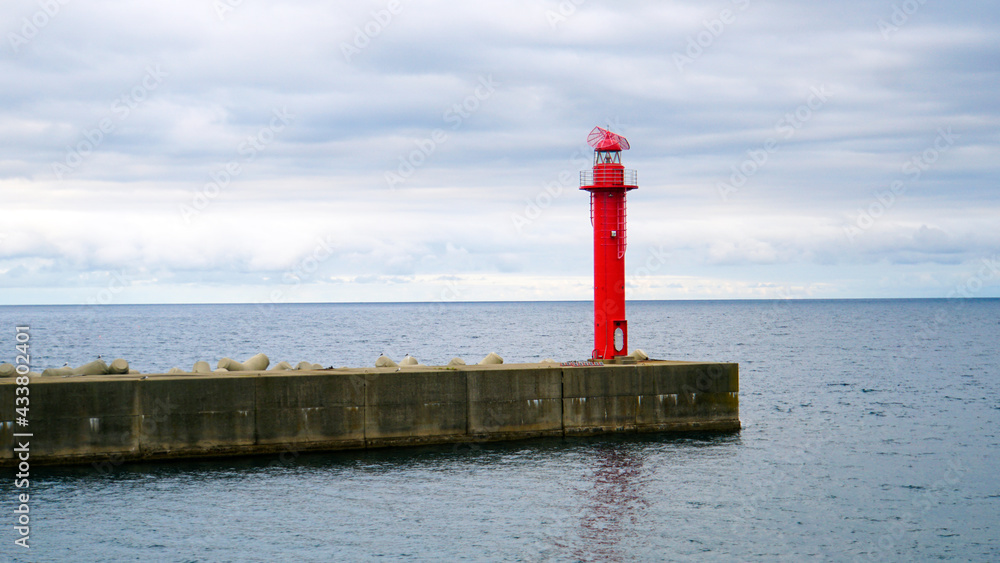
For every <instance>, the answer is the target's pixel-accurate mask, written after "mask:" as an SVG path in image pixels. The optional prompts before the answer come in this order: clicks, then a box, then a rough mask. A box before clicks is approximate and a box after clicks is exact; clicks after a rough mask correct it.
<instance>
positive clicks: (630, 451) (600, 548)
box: [573, 444, 649, 561]
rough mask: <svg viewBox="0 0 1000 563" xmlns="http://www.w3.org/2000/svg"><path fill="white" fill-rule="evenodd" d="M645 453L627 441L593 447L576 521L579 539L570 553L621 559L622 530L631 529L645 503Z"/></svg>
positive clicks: (578, 556)
mask: <svg viewBox="0 0 1000 563" xmlns="http://www.w3.org/2000/svg"><path fill="white" fill-rule="evenodd" d="M644 458H645V455H644V454H643V450H642V449H641V448H635V447H634V445H630V444H605V445H601V446H600V447H598V448H596V449H595V450H594V455H593V464H594V470H593V472H592V473H590V474H589V475H588V476H587V480H588V481H589V483H588V486H587V487H586V488H584V489H583V490H582V491H581V492H582V494H583V495H585V496H586V503H585V504H584V512H583V514H582V516H581V522H580V528H581V529H580V542H579V543H578V544H577V545H576V546H575V549H574V551H573V555H574V557H575V558H576V559H578V560H580V561H622V560H624V559H627V558H628V555H627V550H626V553H622V551H621V545H620V544H621V543H622V540H623V539H624V536H625V535H626V534H631V533H634V530H635V529H636V526H637V524H638V523H639V520H640V518H641V513H642V511H643V510H644V509H646V508H647V507H648V506H649V501H647V500H646V499H645V498H644V497H643V488H644V487H643V480H642V471H643V463H644V461H645V459H644Z"/></svg>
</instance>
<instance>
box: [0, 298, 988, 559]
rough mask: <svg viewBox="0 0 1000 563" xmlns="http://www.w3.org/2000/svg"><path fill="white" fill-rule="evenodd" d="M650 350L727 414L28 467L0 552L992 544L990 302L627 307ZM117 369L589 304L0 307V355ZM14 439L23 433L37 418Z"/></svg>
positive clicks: (440, 348) (455, 342)
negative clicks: (477, 438)
mask: <svg viewBox="0 0 1000 563" xmlns="http://www.w3.org/2000/svg"><path fill="white" fill-rule="evenodd" d="M628 319H629V340H630V346H631V348H632V349H635V348H641V349H643V350H644V351H646V352H647V353H648V354H649V355H650V356H651V357H654V358H660V359H677V360H713V361H728V362H739V364H740V380H741V381H740V386H741V392H740V414H741V419H742V421H743V430H742V431H741V432H739V433H737V434H728V435H690V436H669V435H643V436H615V437H597V438H576V439H544V440H536V441H526V442H517V443H506V444H487V445H474V446H468V445H466V446H459V447H454V446H440V447H422V448H414V449H398V450H378V451H361V452H347V453H330V454H304V453H303V454H300V453H297V452H292V451H289V452H284V453H282V454H281V455H273V456H264V457H255V458H239V459H230V460H223V461H211V462H179V463H169V464H162V465H153V464H125V465H120V466H118V467H111V468H107V467H105V468H102V469H99V468H95V467H93V466H81V467H70V468H49V469H46V468H32V487H31V500H32V504H31V523H32V528H31V536H30V544H31V546H32V547H31V549H30V550H24V549H23V548H20V547H17V546H15V545H14V543H13V542H14V539H15V538H16V533H15V532H14V531H13V521H14V515H13V510H14V507H15V498H16V492H17V490H16V489H15V488H14V486H13V481H14V478H13V471H11V470H9V469H7V470H4V471H7V472H9V473H10V475H8V476H6V477H3V479H0V507H2V510H3V512H4V514H5V516H3V517H2V519H0V521H3V522H8V525H5V526H3V527H2V529H3V531H2V532H0V561H6V560H13V561H355V560H381V561H396V560H412V561H437V560H447V561H462V560H465V561H483V560H488V561H666V560H674V561H685V560H723V561H733V560H736V561H774V560H786V561H801V560H803V559H822V560H831V561H883V560H886V561H911V560H921V561H926V560H934V559H957V560H971V561H998V560H1000V300H996V299H955V300H870V301H868V300H850V301H799V300H780V301H693V302H692V301H664V302H651V301H640V302H629V303H628ZM16 325H28V326H30V327H31V346H32V347H31V351H32V360H33V367H34V368H35V369H36V370H40V369H42V368H45V367H58V366H62V365H63V364H64V363H65V362H69V363H70V364H71V365H78V364H81V363H84V362H88V361H90V360H93V359H95V358H96V357H97V355H98V354H101V355H102V356H103V357H104V358H105V359H108V360H110V359H113V358H116V357H123V358H126V359H128V360H129V361H130V363H131V364H132V366H133V367H134V368H136V369H139V370H140V371H144V372H153V371H165V370H167V369H169V368H171V367H173V366H180V367H183V368H185V369H190V367H191V365H192V364H193V363H194V362H195V361H197V360H208V361H209V362H210V363H212V364H213V365H214V364H215V362H217V361H218V360H219V359H220V358H222V357H223V356H229V357H233V358H236V359H239V360H242V359H246V358H248V357H250V356H251V355H253V354H256V353H258V352H264V353H266V354H267V355H268V356H269V357H270V358H271V360H272V362H278V361H281V360H287V361H289V362H292V363H293V364H294V363H297V362H299V361H301V360H308V361H311V362H316V363H322V364H323V365H324V366H345V365H346V366H362V365H372V364H373V363H374V360H375V358H376V357H377V356H378V355H379V354H380V353H383V352H384V353H386V354H387V355H389V356H391V357H393V358H396V359H397V360H398V359H399V358H401V357H402V356H403V355H405V354H412V355H414V356H416V357H417V358H418V359H419V360H420V361H421V362H422V363H426V364H443V363H446V362H447V361H448V360H449V359H450V358H452V357H453V356H461V357H463V358H464V359H465V360H466V361H467V362H469V363H472V362H475V361H478V360H479V359H481V358H482V357H483V356H485V355H486V354H488V353H489V352H497V353H498V354H500V355H501V356H503V357H504V359H505V360H506V361H508V362H523V361H534V360H539V359H542V358H548V357H551V358H555V359H557V360H561V361H564V360H571V359H585V358H586V357H588V356H589V353H590V348H591V344H592V326H591V305H590V303H578V302H555V303H435V304H329V305H327V304H318V305H277V306H267V307H260V306H254V305H162V306H161V305H157V306H131V305H120V306H103V307H92V306H91V307H88V306H79V307H75V306H57V307H48V306H38V307H0V350H3V351H4V352H3V353H2V354H0V360H2V361H10V360H11V359H13V356H14V346H15V342H14V327H15V326H16ZM34 439H36V440H38V439H44V437H35V438H34Z"/></svg>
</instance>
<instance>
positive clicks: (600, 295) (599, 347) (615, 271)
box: [580, 127, 639, 360]
mask: <svg viewBox="0 0 1000 563" xmlns="http://www.w3.org/2000/svg"><path fill="white" fill-rule="evenodd" d="M587 143H588V144H589V145H590V146H592V147H594V168H593V170H590V171H587V170H584V171H583V172H580V189H581V190H587V191H588V192H590V224H591V225H593V227H594V351H593V352H591V357H592V358H595V359H608V360H610V359H614V358H615V357H616V356H626V355H628V324H627V323H626V321H625V245H626V240H627V239H626V236H625V194H626V193H627V192H628V191H629V190H634V189H636V188H638V187H639V186H638V185H637V180H636V172H635V170H626V169H625V167H624V166H622V151H623V150H628V148H629V145H628V141H627V140H626V139H625V137H622V136H621V135H618V134H616V133H612V132H611V131H608V130H607V129H603V128H601V127H594V130H593V131H591V132H590V135H589V136H587Z"/></svg>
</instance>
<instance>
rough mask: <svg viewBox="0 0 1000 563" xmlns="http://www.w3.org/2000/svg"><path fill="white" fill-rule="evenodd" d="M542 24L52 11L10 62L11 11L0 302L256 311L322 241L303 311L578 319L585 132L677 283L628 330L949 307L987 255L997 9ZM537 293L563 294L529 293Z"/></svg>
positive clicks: (649, 290) (993, 216) (678, 10)
mask: <svg viewBox="0 0 1000 563" xmlns="http://www.w3.org/2000/svg"><path fill="white" fill-rule="evenodd" d="M566 4H567V3H561V4H560V3H558V2H555V1H549V2H542V3H531V2H514V3H511V2H503V3H501V2H481V3H477V4H474V5H473V4H469V5H461V6H456V5H455V4H454V3H444V2H422V3H411V2H407V1H404V2H402V3H401V4H400V6H401V8H400V9H399V10H397V11H396V12H395V13H391V14H388V12H387V10H388V8H387V3H385V2H379V1H372V2H361V3H348V4H343V5H329V4H328V3H322V2H299V3H295V4H284V3H279V2H267V1H262V2H253V3H248V2H244V3H240V4H239V5H238V6H234V7H233V9H232V10H227V11H222V12H221V13H220V12H219V11H218V10H217V6H216V5H215V4H213V3H204V2H194V1H181V2H175V3H171V4H169V5H166V4H164V5H157V6H146V5H134V6H133V5H122V4H120V3H112V2H95V3H91V4H89V5H88V6H87V9H84V7H83V6H82V5H77V4H75V3H67V4H65V5H60V6H61V7H60V10H59V13H58V14H56V15H54V16H51V17H50V18H49V21H47V23H46V25H44V26H41V27H38V26H36V27H38V28H37V29H35V31H34V34H33V35H32V37H30V38H28V37H27V34H26V33H25V30H27V31H30V29H28V28H26V27H25V25H24V21H25V20H24V18H27V19H28V20H29V21H30V20H31V18H32V17H33V16H34V14H35V13H36V12H38V10H39V7H38V5H37V4H36V3H34V2H28V1H27V0H23V1H17V2H12V3H10V6H9V7H8V8H7V10H8V13H9V14H10V17H9V18H8V19H7V20H5V23H4V24H3V25H4V26H5V27H3V28H2V29H0V31H2V32H3V34H2V35H3V37H4V39H5V41H6V45H4V49H3V50H2V54H0V101H2V103H0V145H2V150H0V154H2V155H3V156H0V209H3V211H4V217H5V218H4V220H3V223H2V224H0V272H2V274H0V275H2V279H0V285H3V286H4V287H5V288H6V291H5V297H4V300H5V301H6V302H21V301H24V300H29V301H30V300H32V299H44V300H46V301H49V302H51V301H55V302H59V301H77V300H79V299H81V295H82V296H83V297H84V298H85V297H86V294H85V293H81V291H85V289H81V288H88V287H90V288H91V289H93V288H101V287H103V285H102V284H104V283H106V280H107V279H108V276H110V275H112V273H114V272H121V271H127V272H130V275H131V276H133V278H134V280H137V281H135V282H134V283H133V284H132V285H131V286H130V291H132V290H135V293H136V295H134V296H133V298H135V299H148V300H153V301H160V300H162V301H175V300H177V299H195V300H212V299H217V298H219V296H220V295H223V296H224V295H226V293H225V291H224V290H222V289H219V288H224V287H227V286H228V287H231V288H233V290H232V291H231V292H230V293H229V295H235V296H240V297H241V298H244V299H252V298H253V297H252V296H253V295H257V293H258V292H259V291H261V289H260V288H266V287H267V286H273V285H275V284H282V283H287V279H288V277H287V276H286V274H287V273H288V272H290V271H292V272H294V271H296V268H299V270H301V268H302V266H303V260H308V259H309V257H310V256H311V255H312V253H313V252H314V251H315V247H316V245H317V244H318V243H317V241H320V240H325V239H324V238H323V237H333V239H334V240H335V241H336V242H335V244H334V245H332V250H331V251H330V252H329V255H330V256H329V257H327V258H325V259H324V260H323V261H322V263H321V264H319V265H318V266H317V268H316V270H315V271H314V272H312V273H310V274H309V276H307V278H308V279H307V280H303V279H302V277H301V275H300V274H302V272H301V271H299V273H298V274H296V276H299V277H297V278H295V279H298V280H299V282H298V283H297V284H296V285H295V290H296V291H297V292H299V293H301V294H302V298H303V299H316V300H324V299H327V298H329V299H335V298H339V296H354V297H357V298H359V299H370V298H376V297H377V296H375V295H371V294H367V293H364V292H361V291H359V292H355V293H351V292H350V291H346V292H345V291H344V289H343V288H345V287H351V286H352V284H357V285H368V286H379V287H380V288H381V289H380V291H381V292H382V293H379V294H378V295H380V296H381V297H378V299H379V300H386V299H388V300H393V299H394V298H396V297H398V298H400V299H403V298H415V297H419V296H421V295H423V296H425V297H426V296H427V295H433V294H434V292H435V291H436V290H435V289H432V288H433V287H436V286H434V285H433V282H431V281H428V280H432V279H437V278H439V277H441V276H454V277H460V278H462V279H467V278H469V277H470V276H473V277H474V276H480V277H476V278H475V279H481V280H492V281H489V282H486V281H484V282H482V285H478V286H476V287H477V288H478V289H477V290H476V291H475V292H467V295H469V296H470V297H469V298H470V299H472V298H486V299H497V298H501V297H504V298H511V299H522V298H523V299H530V298H543V297H544V298H559V296H560V295H565V296H573V298H583V299H585V298H587V297H586V296H587V291H586V287H587V285H586V282H580V283H583V285H582V286H577V285H575V284H576V283H577V281H579V280H580V279H582V278H585V277H586V276H587V275H589V272H590V268H591V266H590V262H589V260H590V248H589V244H590V233H589V230H590V225H589V222H588V221H587V215H588V209H587V206H588V203H587V195H586V194H584V193H580V192H579V191H578V190H577V189H576V188H577V185H576V178H577V172H578V171H579V170H580V169H582V168H587V167H588V166H589V164H588V161H589V158H590V157H589V155H588V154H587V151H586V150H585V149H586V147H585V146H584V150H582V151H581V146H582V145H583V140H584V138H585V135H586V133H587V131H589V129H590V128H591V127H593V126H594V125H595V124H606V123H612V124H613V128H614V129H616V130H618V131H620V132H622V133H623V134H625V135H626V136H627V137H628V138H629V139H630V141H631V144H632V147H633V148H632V150H630V151H629V152H627V153H625V155H624V159H625V162H626V165H627V166H628V167H630V168H636V169H638V170H639V180H640V189H639V191H637V192H632V193H631V194H630V195H629V219H630V227H629V235H630V236H629V241H630V246H631V248H630V253H629V260H630V262H629V264H632V263H633V262H634V263H635V264H640V265H641V264H643V263H645V261H646V258H647V253H648V249H649V248H654V249H658V248H661V247H662V248H663V249H664V251H665V252H669V253H670V255H671V261H670V264H669V266H670V269H671V272H670V274H669V275H671V276H677V277H672V278H670V279H664V280H660V281H658V282H657V283H655V284H647V285H644V286H637V287H641V288H642V289H641V295H642V296H643V297H644V298H657V297H662V298H666V297H671V296H674V297H676V296H678V295H682V296H685V297H697V296H704V297H709V296H718V295H734V296H754V295H757V293H755V291H757V290H756V289H753V288H756V287H757V286H756V285H755V284H758V283H764V284H771V285H775V286H781V285H782V284H785V285H788V286H793V285H794V286H795V287H800V288H809V289H808V291H809V292H811V293H810V294H811V295H816V296H823V295H829V296H842V295H845V294H851V295H864V294H865V291H866V289H865V288H868V290H870V291H871V292H872V294H879V295H882V293H880V292H882V291H883V288H884V283H883V281H880V280H885V279H887V277H888V278H892V277H893V276H899V275H901V274H900V272H902V271H903V270H904V269H905V271H906V272H907V276H909V277H908V278H907V279H911V280H921V281H920V282H919V283H918V284H916V285H912V286H910V285H905V284H904V285H901V286H900V292H901V293H900V295H910V294H912V293H907V292H908V291H911V290H910V289H907V288H908V287H918V289H914V290H912V291H915V292H917V293H919V294H920V295H926V292H927V291H932V289H930V286H927V285H926V284H928V283H931V282H930V281H928V280H938V282H939V283H941V284H942V285H941V286H940V287H939V288H938V289H940V292H941V293H942V295H943V294H944V293H945V292H946V289H947V288H946V285H944V282H943V281H941V280H945V279H949V280H950V279H951V278H952V277H954V276H961V275H963V271H964V270H965V269H968V268H973V267H974V266H975V264H976V261H977V260H980V259H981V258H982V257H984V256H991V255H992V254H993V253H995V252H996V250H997V247H998V242H1000V241H998V240H997V236H996V235H995V233H997V232H1000V224H998V223H1000V213H998V211H1000V199H998V198H1000V196H998V192H997V191H996V189H995V188H996V186H995V178H996V177H997V172H998V169H997V167H998V164H997V163H1000V158H998V139H997V138H996V135H995V131H996V128H997V126H998V125H1000V116H998V101H997V98H996V96H995V95H994V93H995V91H996V87H997V85H998V82H1000V80H998V78H1000V76H998V75H1000V73H998V71H997V68H998V66H997V63H998V59H997V52H998V51H997V49H996V39H995V33H994V29H995V27H996V24H997V23H998V19H1000V18H998V15H1000V10H998V9H997V8H996V7H995V6H994V5H992V4H990V3H987V2H972V3H963V4H962V6H959V7H956V6H944V5H937V4H933V3H926V4H922V5H921V6H920V8H919V10H917V11H916V12H915V13H912V14H908V15H907V17H906V18H905V21H900V18H899V17H898V15H897V16H896V20H895V21H894V20H893V17H894V10H893V3H892V2H890V1H879V2H847V3H838V4H803V3H796V2H781V1H771V2H764V1H761V2H757V1H754V2H746V1H745V0H734V1H729V0H718V1H715V2H709V3H702V2H693V1H691V2H680V1H677V2H636V3H630V4H628V5H627V6H614V8H611V7H609V6H604V5H600V4H596V3H590V2H587V3H581V4H580V5H578V6H576V5H575V4H574V6H575V7H574V8H573V9H572V10H570V9H568V8H567V7H566ZM564 12H568V13H564ZM387 14H388V15H387ZM553 15H556V17H553ZM390 16H391V17H390ZM880 22H889V23H891V24H892V26H893V27H895V29H894V30H889V31H886V27H885V26H884V25H882V24H881V23H880ZM608 30H615V32H613V33H609V32H608ZM15 36H16V38H14V39H12V37H15ZM17 38H20V39H17ZM345 46H346V47H348V49H346V50H345ZM351 49H354V50H355V51H356V52H353V51H351ZM345 53H347V54H349V55H350V56H347V55H345ZM678 60H680V61H682V62H683V64H680V65H679V64H678ZM484 83H489V84H493V85H494V87H493V89H492V90H490V91H489V92H488V93H487V91H486V90H484V89H483V85H484ZM817 91H819V92H823V93H824V95H823V98H824V99H823V100H819V99H818V98H817V97H816V92H817ZM276 112H278V113H282V112H284V114H286V115H289V116H292V117H290V118H289V119H288V121H287V123H286V122H281V123H280V125H281V127H280V128H279V127H277V126H276V124H275V122H274V121H273V119H274V116H275V115H276ZM942 130H944V131H952V133H953V135H954V141H953V142H952V143H950V144H948V145H947V147H946V148H945V149H942V148H941V147H940V143H939V142H938V138H939V136H940V131H942ZM430 141H433V142H430ZM769 141H773V143H769ZM936 143H938V144H937V145H936ZM936 146H937V147H938V148H935V147H936ZM767 147H772V148H773V150H771V149H768V148H767ZM762 150H763V151H764V152H763V153H762V152H761V151H762ZM928 151H937V154H936V156H934V158H933V159H932V160H931V159H930V158H929V156H930V155H931V153H929V152H928ZM762 154H763V155H764V156H765V157H766V159H765V158H764V157H762V156H761V155H762ZM762 159H763V160H762ZM914 159H917V160H916V161H915V160H914ZM60 166H61V167H63V168H68V171H67V170H64V169H61V168H60ZM227 166H235V167H236V168H232V170H236V169H238V172H233V173H226V172H225V171H226V170H227ZM914 166H916V167H917V168H916V169H919V171H920V174H919V175H915V174H914V173H913V171H914V170H915V169H914V168H913V167H914ZM401 167H402V168H401ZM407 167H408V168H407ZM404 171H406V172H407V173H406V175H405V178H404V181H402V182H399V183H392V182H389V181H387V175H389V174H401V173H402V172H404ZM741 175H742V177H741ZM227 176H228V177H227ZM223 178H225V181H223V180H222V179H223ZM734 180H735V181H737V182H740V185H739V186H738V188H737V189H728V188H720V185H732V186H733V187H735V184H734ZM894 182H902V183H903V188H902V189H900V190H896V192H898V193H894V194H893V200H892V203H891V205H887V204H886V203H883V202H884V201H886V200H885V197H886V196H885V194H886V193H887V191H892V190H893V186H894ZM723 196H724V197H723ZM880 205H881V206H882V207H881V208H880V207H879V206H880ZM185 207H186V208H188V209H195V210H196V213H193V214H191V213H185V211H184V208H185ZM875 214H877V215H878V217H875V216H874V215H875ZM860 225H865V226H864V228H861V227H860ZM852 226H853V227H854V228H855V229H856V230H857V231H858V232H857V233H854V234H847V231H846V230H845V229H849V228H851V227H852ZM630 267H631V266H630ZM836 267H839V268H841V270H842V271H847V270H850V271H851V278H850V280H839V278H836V270H829V269H827V268H836ZM913 268H916V269H917V270H918V271H911V269H913ZM921 268H923V270H922V271H919V270H920V269H921ZM660 275H667V274H666V273H664V274H660ZM549 276H555V277H556V278H558V279H564V280H565V279H573V280H577V281H573V282H572V283H570V282H566V281H562V282H559V283H555V282H553V283H548V282H545V283H543V282H539V283H534V282H532V281H531V280H532V279H533V278H535V277H537V278H538V279H539V280H542V279H549V278H548V277H549ZM685 276H687V277H685ZM823 276H827V277H823ZM949 276H951V277H949ZM654 277H655V276H654ZM283 279H284V280H286V281H282V280H283ZM390 279H391V280H395V281H394V282H393V283H391V284H389V283H381V284H379V283H374V280H390ZM695 279H698V280H726V281H725V282H717V281H716V282H695V281H693V280H695ZM893 279H895V278H893ZM334 280H335V281H334ZM364 280H369V281H373V283H370V284H364V283H362V281H364ZM838 280H839V281H838ZM914 283H916V282H914ZM678 284H679V285H678ZM685 284H686V285H685ZM838 284H839V285H838ZM333 285H336V286H337V287H338V288H340V289H338V290H337V292H335V293H330V294H329V295H328V296H327V297H324V293H323V291H325V290H328V289H329V288H330V287H331V286H333ZM140 286H141V288H140ZM307 286H308V287H309V288H311V289H309V291H307V292H304V293H303V292H302V290H303V288H305V287H307ZM679 286H683V288H684V289H683V291H680V290H679ZM33 287H47V288H50V289H51V291H50V292H48V293H45V294H44V295H41V294H39V293H37V292H33V290H32V289H31V288H33ZM407 287H409V288H410V289H406V288H407ZM768 287H770V286H768ZM236 288H244V289H242V290H237V289H236ZM249 288H256V289H249ZM324 288H326V289H324ZM417 288H419V289H417ZM581 288H583V289H581ZM725 288H729V289H725ZM737 288H742V289H737ZM139 289H141V291H138V290H139ZM491 291H492V293H491ZM560 291H562V292H564V293H563V294H560V293H559V292H560ZM804 291H805V290H804ZM989 291H995V290H994V289H988V290H987V291H986V292H987V293H988V292H989ZM727 292H728V293H727ZM758 293H759V292H758ZM998 294H1000V293H998Z"/></svg>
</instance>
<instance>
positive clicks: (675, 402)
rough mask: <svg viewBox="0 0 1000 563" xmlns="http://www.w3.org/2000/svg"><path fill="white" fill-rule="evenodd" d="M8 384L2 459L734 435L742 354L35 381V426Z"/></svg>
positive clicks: (1, 416)
mask: <svg viewBox="0 0 1000 563" xmlns="http://www.w3.org/2000/svg"><path fill="white" fill-rule="evenodd" d="M15 389H16V383H15V380H14V379H13V378H10V379H5V380H2V381H0V424H2V425H3V428H2V430H3V433H2V435H0V448H2V449H0V466H8V467H9V466H12V465H14V461H15V459H14V457H13V448H14V447H15V438H14V437H13V434H14V433H19V432H30V433H32V434H33V436H32V437H30V438H19V439H17V440H20V441H21V442H23V441H24V440H28V441H29V442H30V456H31V458H30V461H31V463H32V465H42V464H63V463H89V462H95V463H102V464H106V463H108V462H109V460H110V461H111V462H113V463H115V464H117V463H121V462H125V461H130V460H155V459H170V458H185V457H215V456H223V455H240V454H262V453H275V452H298V451H307V450H337V449H352V448H366V447H386V446H403V445H415V444H430V443H447V442H465V441H488V440H516V439H522V438H531V437H536V436H561V435H582V434H602V433H611V432H685V431H736V430H739V428H740V422H739V370H738V366H737V365H736V364H720V363H700V362H663V361H645V362H639V363H638V364H632V365H606V366H596V367H593V366H586V367H585V366H580V367H575V366H560V365H557V364H551V363H546V364H502V365H473V366H447V367H428V366H409V367H407V366H401V367H398V368H397V367H386V368H367V369H365V368H361V369H331V370H311V371H277V372H276V371H258V372H238V373H210V374H191V375H166V374H164V375H148V376H139V375H127V374H126V375H114V376H87V377H66V378H62V377H47V378H42V377H34V378H32V379H31V383H30V386H29V389H30V395H29V397H30V399H31V402H30V412H29V417H28V419H29V424H28V425H27V426H20V425H17V424H16V421H17V418H18V415H17V414H16V413H15V410H14V409H15V400H14V399H15Z"/></svg>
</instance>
